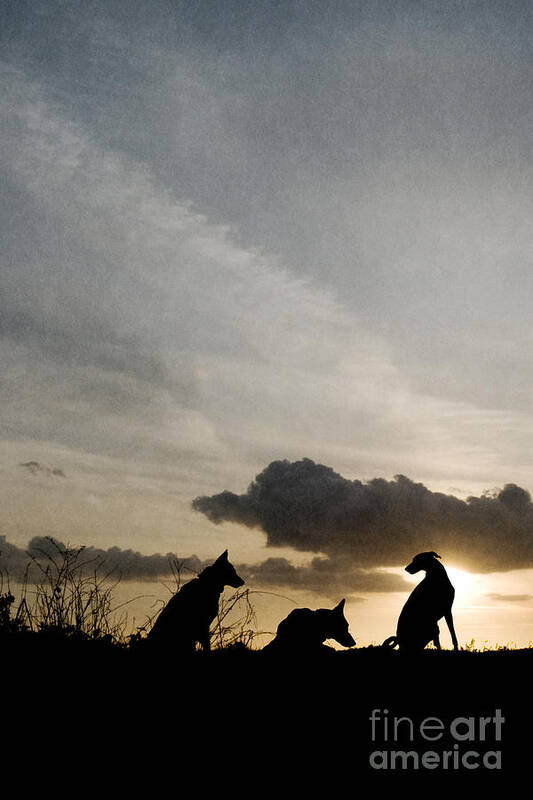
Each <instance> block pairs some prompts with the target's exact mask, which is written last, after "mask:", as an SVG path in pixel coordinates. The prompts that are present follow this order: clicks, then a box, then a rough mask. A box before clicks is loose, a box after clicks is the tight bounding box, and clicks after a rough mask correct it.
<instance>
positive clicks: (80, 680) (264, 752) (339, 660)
mask: <svg viewBox="0 0 533 800" xmlns="http://www.w3.org/2000/svg"><path fill="white" fill-rule="evenodd" d="M1 663H2V666H3V676H2V681H1V685H2V687H4V688H3V714H2V717H3V724H2V729H3V734H4V736H6V740H5V741H6V742H8V743H9V746H10V747H13V748H14V749H15V750H18V751H19V752H20V746H22V747H23V749H24V750H25V751H28V749H29V751H30V752H31V753H32V758H33V760H34V762H35V763H40V765H41V766H40V769H41V770H42V769H45V768H46V765H47V764H48V765H49V764H50V762H51V760H52V761H53V763H54V764H55V765H61V764H62V765H63V769H67V768H68V769H69V770H70V769H71V768H72V766H73V765H77V768H78V773H77V774H78V780H79V779H80V776H82V777H83V776H85V777H84V778H83V780H87V779H92V778H94V776H95V774H101V771H105V767H106V766H107V767H108V771H107V773H106V774H107V778H106V779H105V780H106V781H110V780H111V778H112V776H114V777H115V779H117V780H120V782H121V783H120V786H121V789H122V790H124V789H125V786H126V782H128V781H132V783H133V785H136V784H137V783H139V784H140V782H142V781H146V780H148V781H149V784H150V785H151V786H152V790H154V789H155V788H156V786H158V785H159V786H163V785H165V786H166V787H169V786H170V787H172V792H173V793H174V792H179V791H180V790H181V789H183V788H184V787H185V785H189V786H190V785H192V786H195V785H196V786H197V787H198V788H202V789H203V793H204V794H205V793H206V792H207V793H208V794H210V793H212V790H213V788H214V789H215V790H217V787H218V790H220V791H222V790H223V791H224V793H227V792H230V793H231V794H234V795H236V794H243V793H244V792H246V793H247V794H249V793H250V792H253V793H254V794H255V793H257V792H260V793H261V794H263V793H264V792H267V794H272V793H275V794H276V795H281V796H286V795H287V794H291V795H292V794H295V793H296V792H298V794H299V795H302V794H303V795H304V796H307V795H308V794H311V793H313V794H317V793H319V792H323V791H327V792H328V795H329V794H334V793H339V792H341V791H342V792H343V793H344V794H345V793H346V792H350V793H351V792H353V793H354V794H355V793H361V792H362V791H365V792H366V791H368V787H369V785H371V786H372V787H374V788H375V789H376V790H379V788H380V786H381V785H382V784H384V783H385V782H387V785H388V784H389V783H390V781H391V780H392V781H393V782H395V783H396V784H398V783H400V782H409V783H410V784H411V785H418V784H420V785H422V783H423V784H424V785H426V784H427V781H428V780H429V781H430V782H431V785H433V786H434V787H435V788H436V787H437V786H440V785H441V784H442V783H443V782H450V781H453V782H454V783H455V784H456V785H458V786H459V785H461V786H463V787H465V788H466V787H471V788H472V790H479V789H481V788H483V789H484V788H485V787H490V788H491V789H497V790H498V791H503V789H504V788H509V787H510V785H511V783H510V782H512V783H513V784H514V782H515V781H517V780H519V779H522V778H526V779H527V778H528V777H529V775H530V768H531V766H532V765H533V749H532V743H533V719H532V711H533V703H532V700H531V676H532V668H533V650H530V649H528V650H514V651H492V652H479V653H476V652H467V651H461V652H459V653H453V652H451V651H442V652H440V653H439V652H436V651H431V650H428V651H425V652H424V653H422V654H421V655H420V656H418V657H416V658H408V657H405V656H402V655H400V654H399V653H398V652H397V651H384V650H382V649H380V648H362V649H358V648H354V649H353V650H350V651H342V652H335V651H332V652H329V653H324V654H321V655H320V656H317V657H315V658H308V657H302V658H294V657H292V658H289V657H285V658H284V657H281V656H277V657H273V656H271V655H269V654H267V653H261V652H258V651H249V650H245V649H242V650H234V651H231V650H228V651H220V652H213V653H210V654H202V653H199V654H197V655H195V656H193V657H191V658H190V659H186V660H183V659H180V660H178V659H173V658H170V657H165V658H163V657H157V656H155V655H154V654H153V653H150V652H149V651H148V650H146V648H143V647H139V648H137V649H134V650H125V651H118V650H116V648H111V647H106V646H105V645H100V646H99V645H98V644H96V643H80V644H79V645H78V646H72V644H70V645H69V646H66V645H63V646H57V645H56V644H54V646H52V645H49V644H46V645H45V644H42V643H41V644H40V645H39V646H38V647H37V646H35V644H32V645H31V646H27V645H25V646H19V647H15V648H9V647H7V646H4V649H3V653H2V661H1ZM372 717H373V718H374V720H375V721H374V727H373V726H372V722H371V719H372ZM395 718H396V721H397V722H396V728H395V727H394V723H395ZM399 718H402V719H401V720H400V719H399ZM428 718H431V719H430V720H428ZM459 718H466V719H459ZM481 718H483V719H484V722H481ZM424 720H426V722H425V723H424ZM421 724H423V727H422V729H421V727H420V726H421ZM17 742H18V743H19V745H15V743H17ZM3 752H4V754H6V752H7V751H6V749H5V747H4V749H3ZM393 752H394V753H397V754H399V755H394V756H393V755H392V753H393ZM445 753H448V755H446V756H445V755H444V754H445ZM428 754H429V755H428ZM89 765H92V768H91V770H92V771H90V772H89V773H88V772H87V768H88V766H89ZM60 768H61V767H60ZM102 774H103V773H102ZM369 782H370V784H369ZM106 785H107V786H108V790H109V785H108V784H106ZM364 787H366V788H364Z"/></svg>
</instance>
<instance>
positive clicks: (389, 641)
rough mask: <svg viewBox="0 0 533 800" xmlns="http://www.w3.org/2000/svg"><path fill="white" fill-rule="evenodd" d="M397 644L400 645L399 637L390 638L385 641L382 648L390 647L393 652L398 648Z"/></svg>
mask: <svg viewBox="0 0 533 800" xmlns="http://www.w3.org/2000/svg"><path fill="white" fill-rule="evenodd" d="M397 644H398V637H397V636H389V638H388V639H385V641H384V642H383V644H382V645H381V646H382V647H390V648H391V650H393V649H394V648H395V647H396V645H397Z"/></svg>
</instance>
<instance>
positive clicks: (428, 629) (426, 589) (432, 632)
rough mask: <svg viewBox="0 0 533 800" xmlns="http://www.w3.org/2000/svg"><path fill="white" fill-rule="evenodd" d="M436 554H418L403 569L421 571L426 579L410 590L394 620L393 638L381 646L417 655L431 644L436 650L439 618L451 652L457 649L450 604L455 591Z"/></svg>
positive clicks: (438, 643)
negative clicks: (446, 628)
mask: <svg viewBox="0 0 533 800" xmlns="http://www.w3.org/2000/svg"><path fill="white" fill-rule="evenodd" d="M438 558H440V556H439V555H437V553H434V552H430V553H419V554H418V555H416V556H415V557H414V558H413V560H412V562H411V563H410V564H408V566H407V567H406V568H405V569H406V571H407V572H409V573H410V574H411V575H414V574H415V573H416V572H419V571H420V570H425V572H426V577H425V578H424V579H423V580H422V581H421V582H420V583H419V584H418V585H417V586H415V588H414V589H413V591H412V592H411V594H410V595H409V597H408V599H407V602H406V603H405V605H404V607H403V608H402V611H401V614H400V616H399V619H398V626H397V629H396V636H390V637H389V638H388V639H386V640H385V641H384V642H383V645H382V647H395V646H396V645H399V647H400V651H402V652H407V653H416V652H420V651H421V650H423V649H424V648H425V646H426V645H427V644H429V642H431V641H433V643H434V644H435V647H436V648H437V649H438V650H440V639H439V633H440V632H439V626H438V622H439V619H441V618H442V617H444V619H445V620H446V623H447V625H448V628H449V630H450V634H451V637H452V643H453V649H454V650H457V649H458V644H457V637H456V635H455V628H454V625H453V616H452V604H453V600H454V597H455V589H454V588H453V586H452V584H451V583H450V579H449V578H448V575H447V574H446V570H445V569H444V567H443V566H442V564H441V563H440V561H437V559H438Z"/></svg>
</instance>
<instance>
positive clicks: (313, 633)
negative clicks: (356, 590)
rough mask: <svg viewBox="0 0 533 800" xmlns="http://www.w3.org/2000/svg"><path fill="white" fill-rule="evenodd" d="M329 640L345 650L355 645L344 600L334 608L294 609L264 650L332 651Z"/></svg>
mask: <svg viewBox="0 0 533 800" xmlns="http://www.w3.org/2000/svg"><path fill="white" fill-rule="evenodd" d="M326 639H335V640H336V641H337V642H339V644H341V645H343V646H344V647H352V646H353V645H354V644H355V641H354V639H353V637H352V636H351V634H350V633H349V631H348V622H347V620H346V618H345V616H344V600H341V602H340V603H339V605H338V606H336V607H335V608H333V609H328V608H319V609H317V610H316V611H312V610H311V609H310V608H295V609H294V610H293V611H291V612H290V614H289V615H288V616H287V617H285V619H283V620H282V621H281V622H280V623H279V625H278V628H277V631H276V636H275V637H274V639H273V640H272V641H271V642H270V643H269V644H268V645H266V647H264V648H263V650H268V651H291V652H317V651H320V650H325V649H329V648H326V646H325V645H324V641H325V640H326Z"/></svg>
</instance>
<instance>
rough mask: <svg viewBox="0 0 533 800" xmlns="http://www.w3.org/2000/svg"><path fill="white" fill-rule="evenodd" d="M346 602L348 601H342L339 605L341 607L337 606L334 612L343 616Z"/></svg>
mask: <svg viewBox="0 0 533 800" xmlns="http://www.w3.org/2000/svg"><path fill="white" fill-rule="evenodd" d="M345 602H346V600H341V601H340V603H339V605H338V606H335V608H334V609H333V611H338V612H339V613H340V614H342V612H343V611H344V603H345Z"/></svg>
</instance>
